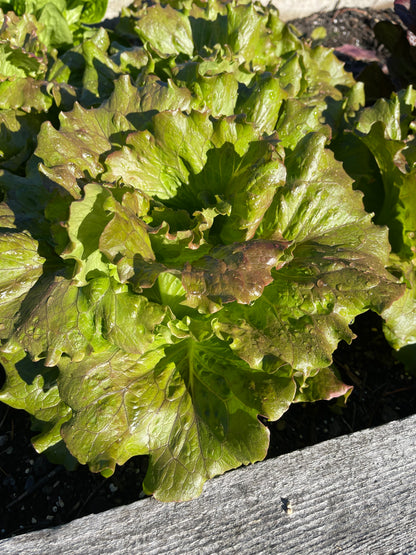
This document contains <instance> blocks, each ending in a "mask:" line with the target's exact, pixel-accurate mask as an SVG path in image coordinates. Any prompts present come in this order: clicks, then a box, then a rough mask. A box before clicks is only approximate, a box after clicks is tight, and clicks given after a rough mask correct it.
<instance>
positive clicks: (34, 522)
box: [32, 516, 38, 524]
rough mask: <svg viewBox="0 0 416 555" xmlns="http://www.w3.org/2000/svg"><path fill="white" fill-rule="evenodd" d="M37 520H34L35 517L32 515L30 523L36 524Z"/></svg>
mask: <svg viewBox="0 0 416 555" xmlns="http://www.w3.org/2000/svg"><path fill="white" fill-rule="evenodd" d="M37 522H38V521H37V520H36V518H35V517H34V516H32V524H36V523H37Z"/></svg>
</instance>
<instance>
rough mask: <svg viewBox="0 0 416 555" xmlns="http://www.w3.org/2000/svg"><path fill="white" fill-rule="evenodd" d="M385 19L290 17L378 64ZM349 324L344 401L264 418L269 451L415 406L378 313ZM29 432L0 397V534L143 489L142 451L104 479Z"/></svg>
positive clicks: (415, 394) (382, 57) (53, 521)
mask: <svg viewBox="0 0 416 555" xmlns="http://www.w3.org/2000/svg"><path fill="white" fill-rule="evenodd" d="M383 18H388V19H390V20H392V19H394V20H395V21H397V20H396V19H395V16H394V14H392V12H391V11H383V12H374V11H371V10H358V9H357V10H338V11H337V12H333V13H329V14H319V15H313V16H310V17H308V18H306V19H304V20H297V21H296V22H295V23H296V26H297V27H298V28H299V29H300V30H301V32H304V33H305V34H306V35H307V36H309V35H310V33H311V31H312V30H313V29H314V28H315V27H317V26H324V27H325V28H326V29H327V39H325V41H324V44H325V45H327V46H334V47H337V46H341V45H343V44H353V45H355V46H359V47H360V48H364V49H366V50H372V51H374V52H376V53H377V57H378V59H379V63H380V64H381V65H383V64H385V61H386V56H387V53H386V52H385V51H384V50H383V49H382V48H380V47H379V46H378V45H377V44H376V43H375V39H374V37H373V34H372V30H371V29H372V26H373V25H374V23H375V22H376V21H378V20H380V19H383ZM347 61H348V63H349V64H350V66H349V67H350V69H352V70H353V71H354V73H355V74H358V73H359V71H361V69H362V67H359V66H358V65H357V60H355V59H353V58H350V59H349V60H347ZM359 63H360V64H363V63H364V64H365V62H363V61H361V62H359ZM353 329H354V331H355V333H356V334H357V336H358V339H356V340H355V341H354V342H353V344H352V345H350V346H348V345H345V344H341V345H340V347H339V348H338V349H337V351H336V352H335V355H334V360H335V363H336V365H337V367H338V369H339V370H340V372H341V374H342V377H343V379H344V381H345V382H346V383H350V384H352V385H354V390H353V393H352V394H351V396H350V398H349V399H348V402H347V404H346V406H343V405H342V404H341V403H340V402H339V401H331V402H319V403H315V404H310V405H308V404H302V405H294V406H292V407H291V408H290V410H289V411H288V412H287V413H286V414H285V415H284V416H283V418H282V419H280V420H279V421H278V422H276V423H270V424H269V427H270V431H271V443H270V450H269V456H270V457H275V456H277V455H280V454H282V453H287V452H290V451H293V450H295V449H300V448H303V447H305V446H307V445H312V444H314V443H317V442H320V441H324V440H327V439H330V438H333V437H336V436H339V435H343V434H349V433H352V432H355V431H357V430H361V429H363V428H368V427H372V426H377V425H380V424H383V423H386V422H389V421H391V420H395V419H398V418H404V417H406V416H409V415H411V414H413V413H415V412H416V380H415V379H414V378H411V377H409V376H407V375H406V374H405V372H404V370H403V367H402V366H401V364H399V363H398V362H397V361H396V360H395V359H394V357H393V353H392V351H391V348H390V347H389V345H388V344H387V343H386V341H385V339H384V336H383V334H382V331H381V319H380V318H379V317H378V316H376V315H374V314H372V313H367V314H364V315H362V316H361V317H359V318H357V321H356V323H355V324H354V327H353ZM1 379H2V378H0V385H1V383H2V381H1ZM32 435H33V432H31V431H30V418H29V417H28V416H27V415H26V414H25V413H24V412H23V411H17V410H13V409H9V408H8V407H7V406H6V405H3V404H1V403H0V498H1V500H2V504H1V509H0V538H4V537H8V536H10V535H13V534H19V533H24V532H29V531H32V530H37V529H40V528H45V527H49V526H57V525H59V524H63V523H65V522H69V521H71V520H73V519H75V518H78V517H81V516H84V515H87V514H90V513H98V512H101V511H104V510H107V509H110V508H112V507H116V506H119V505H125V504H128V503H131V502H133V501H136V500H137V499H139V498H140V497H142V496H143V494H142V488H141V483H142V480H143V477H144V475H145V472H146V467H147V458H146V457H135V458H133V459H131V460H130V461H128V462H127V463H126V464H125V465H124V466H123V467H120V468H118V469H117V471H116V473H115V474H114V476H112V477H111V478H109V479H105V478H102V477H101V476H99V475H94V474H92V473H90V472H89V471H88V469H86V468H84V467H80V468H79V469H78V470H77V471H74V472H69V471H66V470H65V469H64V468H63V467H61V466H55V465H53V464H52V463H50V462H48V460H47V459H46V458H45V457H44V456H42V455H38V454H37V453H36V452H35V451H34V449H33V448H32V447H31V445H30V437H31V436H32Z"/></svg>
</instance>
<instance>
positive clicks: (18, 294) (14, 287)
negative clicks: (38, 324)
mask: <svg viewBox="0 0 416 555" xmlns="http://www.w3.org/2000/svg"><path fill="white" fill-rule="evenodd" d="M37 247H38V244H37V242H36V241H35V240H34V239H33V238H32V237H31V236H30V235H29V234H28V233H25V232H21V233H19V232H15V231H13V230H7V231H4V232H3V233H1V234H0V299H1V301H0V337H1V338H7V337H9V336H10V333H11V331H12V330H13V325H14V322H15V319H16V315H17V312H18V310H19V308H20V305H21V303H22V302H23V300H24V299H25V297H26V295H27V294H28V292H29V291H30V290H31V288H32V287H33V286H34V285H35V283H36V282H37V280H38V279H39V277H40V276H41V275H42V267H43V262H44V258H42V257H41V256H39V254H38V252H37Z"/></svg>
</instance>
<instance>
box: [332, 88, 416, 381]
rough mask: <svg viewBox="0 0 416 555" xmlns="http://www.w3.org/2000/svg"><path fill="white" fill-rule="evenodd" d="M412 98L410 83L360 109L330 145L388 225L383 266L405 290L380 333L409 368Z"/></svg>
mask: <svg viewBox="0 0 416 555" xmlns="http://www.w3.org/2000/svg"><path fill="white" fill-rule="evenodd" d="M415 102H416V94H415V91H414V90H413V89H412V88H411V87H410V88H408V89H407V90H403V91H401V92H400V93H398V94H396V93H395V94H393V95H392V97H391V98H390V99H388V100H387V99H380V100H378V101H377V102H376V104H375V105H374V106H372V107H369V108H365V109H360V110H359V111H358V112H357V113H356V115H355V117H354V118H353V121H352V122H351V129H348V130H347V131H345V133H344V135H343V136H342V137H340V138H339V140H338V142H337V147H336V149H335V151H336V154H337V156H342V157H343V158H344V166H345V168H346V169H347V171H348V173H349V174H350V175H351V176H352V177H354V179H355V186H356V187H358V188H360V189H361V190H362V191H363V192H364V193H365V197H364V202H365V204H366V208H367V210H369V211H372V212H374V221H375V222H376V223H378V224H381V225H387V226H388V228H389V241H390V244H391V246H392V253H391V255H390V261H389V266H390V269H391V271H392V273H394V274H395V275H396V276H397V277H399V278H400V279H401V281H402V282H403V283H404V284H405V285H406V291H405V294H404V295H403V297H401V298H400V299H399V300H397V301H396V302H395V303H393V305H392V306H391V307H389V308H388V309H386V310H385V311H384V312H383V313H382V316H383V318H384V320H385V324H384V331H385V335H386V338H387V339H388V341H389V342H390V344H391V345H392V347H393V348H394V349H395V350H396V351H397V354H398V357H399V358H400V359H401V360H403V361H404V362H405V363H406V366H407V368H408V369H409V370H412V371H414V370H415V362H414V352H415V344H416V288H415V283H416V276H415V264H416V258H415V253H416V243H415V229H416V219H415V218H416V206H415V202H414V184H415V175H416V170H415V161H416V157H415V155H416V151H415V140H414V135H413V133H414V129H415V113H414V107H415ZM341 151H342V152H341ZM357 162H359V163H357Z"/></svg>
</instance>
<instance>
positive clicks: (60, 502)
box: [56, 497, 65, 509]
mask: <svg viewBox="0 0 416 555" xmlns="http://www.w3.org/2000/svg"><path fill="white" fill-rule="evenodd" d="M56 504H57V505H59V507H61V509H63V508H64V507H65V503H64V502H63V500H62V499H61V498H60V497H58V501H57V502H56Z"/></svg>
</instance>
